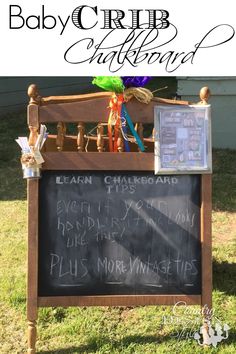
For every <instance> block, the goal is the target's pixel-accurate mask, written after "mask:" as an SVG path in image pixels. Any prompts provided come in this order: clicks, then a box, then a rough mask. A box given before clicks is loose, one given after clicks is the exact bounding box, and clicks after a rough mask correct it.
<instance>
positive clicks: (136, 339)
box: [38, 329, 236, 354]
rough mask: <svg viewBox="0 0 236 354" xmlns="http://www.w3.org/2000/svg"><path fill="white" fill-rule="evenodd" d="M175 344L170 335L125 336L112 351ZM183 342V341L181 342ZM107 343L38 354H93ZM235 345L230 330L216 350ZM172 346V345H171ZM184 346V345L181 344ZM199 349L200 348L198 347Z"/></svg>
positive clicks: (93, 341)
mask: <svg viewBox="0 0 236 354" xmlns="http://www.w3.org/2000/svg"><path fill="white" fill-rule="evenodd" d="M169 341H171V342H175V341H176V344H177V343H180V341H178V340H176V339H174V338H172V337H171V336H170V335H168V336H161V337H158V336H154V335H152V336H151V335H147V336H139V335H134V336H127V337H124V338H123V339H122V340H121V341H113V348H114V350H120V353H122V351H124V350H125V349H126V348H128V347H129V345H132V344H134V343H135V344H156V345H157V346H158V344H161V343H163V342H165V343H167V342H169ZM183 342H184V340H183ZM108 343H111V339H110V338H109V337H102V338H100V337H93V338H91V339H90V341H88V344H85V345H80V346H73V347H70V348H61V349H55V350H52V351H51V350H49V351H39V352H38V353H39V354H75V353H78V354H79V353H94V352H96V351H99V350H101V348H102V346H103V345H106V344H108ZM186 343H189V353H190V351H191V350H194V347H195V345H197V347H198V344H197V342H196V341H195V340H194V339H192V340H191V341H190V342H189V341H188V342H187V341H186V340H185V344H186ZM235 343H236V331H235V330H233V329H230V331H229V337H228V338H227V339H225V340H223V341H222V342H220V343H218V346H217V347H218V348H220V347H221V348H223V347H224V348H227V347H228V346H230V345H231V344H235ZM173 344H174V343H173ZM183 344H184V343H183ZM199 348H200V346H199ZM209 349H210V352H211V353H212V351H211V349H212V350H213V351H214V352H215V350H217V348H216V349H214V348H213V347H209Z"/></svg>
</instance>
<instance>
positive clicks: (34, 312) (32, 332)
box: [27, 179, 39, 354]
mask: <svg viewBox="0 0 236 354" xmlns="http://www.w3.org/2000/svg"><path fill="white" fill-rule="evenodd" d="M38 193H39V191H38V179H31V180H28V272H27V319H28V343H29V348H28V353H32V354H34V353H35V342H36V320H37V317H38Z"/></svg>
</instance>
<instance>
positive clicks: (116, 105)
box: [108, 94, 124, 152]
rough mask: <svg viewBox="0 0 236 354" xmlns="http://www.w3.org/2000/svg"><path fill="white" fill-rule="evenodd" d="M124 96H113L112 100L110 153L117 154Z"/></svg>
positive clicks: (109, 122) (110, 105)
mask: <svg viewBox="0 0 236 354" xmlns="http://www.w3.org/2000/svg"><path fill="white" fill-rule="evenodd" d="M123 100H124V98H123V94H120V95H115V94H114V95H113V96H112V98H111V99H110V103H109V107H110V115H109V118H108V137H109V150H110V152H113V151H114V152H117V151H118V146H117V141H118V138H119V130H120V128H121V108H122V103H123ZM112 126H114V144H113V137H112Z"/></svg>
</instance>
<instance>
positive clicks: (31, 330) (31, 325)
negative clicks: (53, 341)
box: [27, 320, 37, 354]
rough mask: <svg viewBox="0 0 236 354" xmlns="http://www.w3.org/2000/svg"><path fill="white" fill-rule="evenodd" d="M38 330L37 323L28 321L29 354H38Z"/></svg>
mask: <svg viewBox="0 0 236 354" xmlns="http://www.w3.org/2000/svg"><path fill="white" fill-rule="evenodd" d="M36 339H37V328H36V321H30V320H29V321H28V351H27V353H28V354H35V353H36V347H35V345H36Z"/></svg>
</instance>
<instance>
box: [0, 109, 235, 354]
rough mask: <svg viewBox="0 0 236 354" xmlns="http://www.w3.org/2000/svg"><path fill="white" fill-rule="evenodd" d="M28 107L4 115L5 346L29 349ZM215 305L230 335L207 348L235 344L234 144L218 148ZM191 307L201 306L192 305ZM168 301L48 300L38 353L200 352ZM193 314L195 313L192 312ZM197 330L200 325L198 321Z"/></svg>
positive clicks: (1, 338)
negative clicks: (54, 304) (22, 157)
mask: <svg viewBox="0 0 236 354" xmlns="http://www.w3.org/2000/svg"><path fill="white" fill-rule="evenodd" d="M26 132H27V129H26V118H25V114H24V113H22V114H17V115H16V114H14V115H13V114H11V115H10V114H9V115H6V116H4V117H1V120H0V151H1V154H0V181H1V184H0V225H1V228H0V244H1V247H0V353H1V354H4V353H7V354H9V353H24V352H25V349H26V348H27V344H26V335H25V331H26V305H25V301H26V299H25V293H26V290H25V289H26V238H27V227H26V225H27V206H26V182H25V181H24V180H23V179H22V174H21V168H20V164H19V154H20V151H19V148H18V147H17V145H16V143H15V142H14V139H15V138H16V137H17V136H19V135H25V134H26ZM213 155H214V158H213V163H214V166H213V167H214V174H213V256H214V262H213V269H214V274H213V275H214V279H213V280H214V291H213V305H214V311H215V316H217V317H218V318H219V319H220V320H221V321H222V322H223V323H227V324H228V325H229V326H230V327H231V329H230V335H229V338H228V339H227V340H225V341H223V342H221V343H220V344H219V345H218V346H217V348H216V349H214V348H212V347H211V348H209V349H208V350H207V353H222V354H223V353H224V354H226V353H228V354H232V353H235V352H236V330H235V328H236V327H235V324H236V281H235V279H236V265H235V262H236V256H235V254H236V252H235V251H236V247H235V239H236V191H235V178H236V152H235V151H229V150H214V153H213ZM191 309H195V310H197V309H199V308H198V307H191ZM171 314H172V308H171V307H163V306H159V307H156V306H146V307H141V306H139V307H136V308H125V307H124V308H122V307H116V308H111V307H94V308H92V307H82V308H67V309H63V308H44V309H40V310H39V320H38V342H37V349H38V353H41V354H43V353H45V354H46V353H47V354H50V353H51V354H53V353H55V354H56V353H57V354H69V353H99V354H100V353H101V354H105V353H109V354H110V353H124V354H125V353H127V354H128V353H140V354H143V353H189V354H191V353H202V348H201V347H200V346H199V345H198V344H197V343H196V341H195V340H193V339H192V338H186V335H187V333H189V332H190V331H191V323H187V324H186V330H185V332H184V333H183V335H185V338H182V339H179V340H177V338H175V337H174V335H176V334H177V333H178V332H179V333H180V332H181V330H182V329H183V325H182V324H174V323H169V324H166V325H165V324H164V321H163V316H166V319H170V317H168V316H170V315H171ZM194 318H195V317H194V316H193V317H192V319H194ZM194 329H195V330H197V329H199V328H198V327H197V325H195V327H194Z"/></svg>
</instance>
